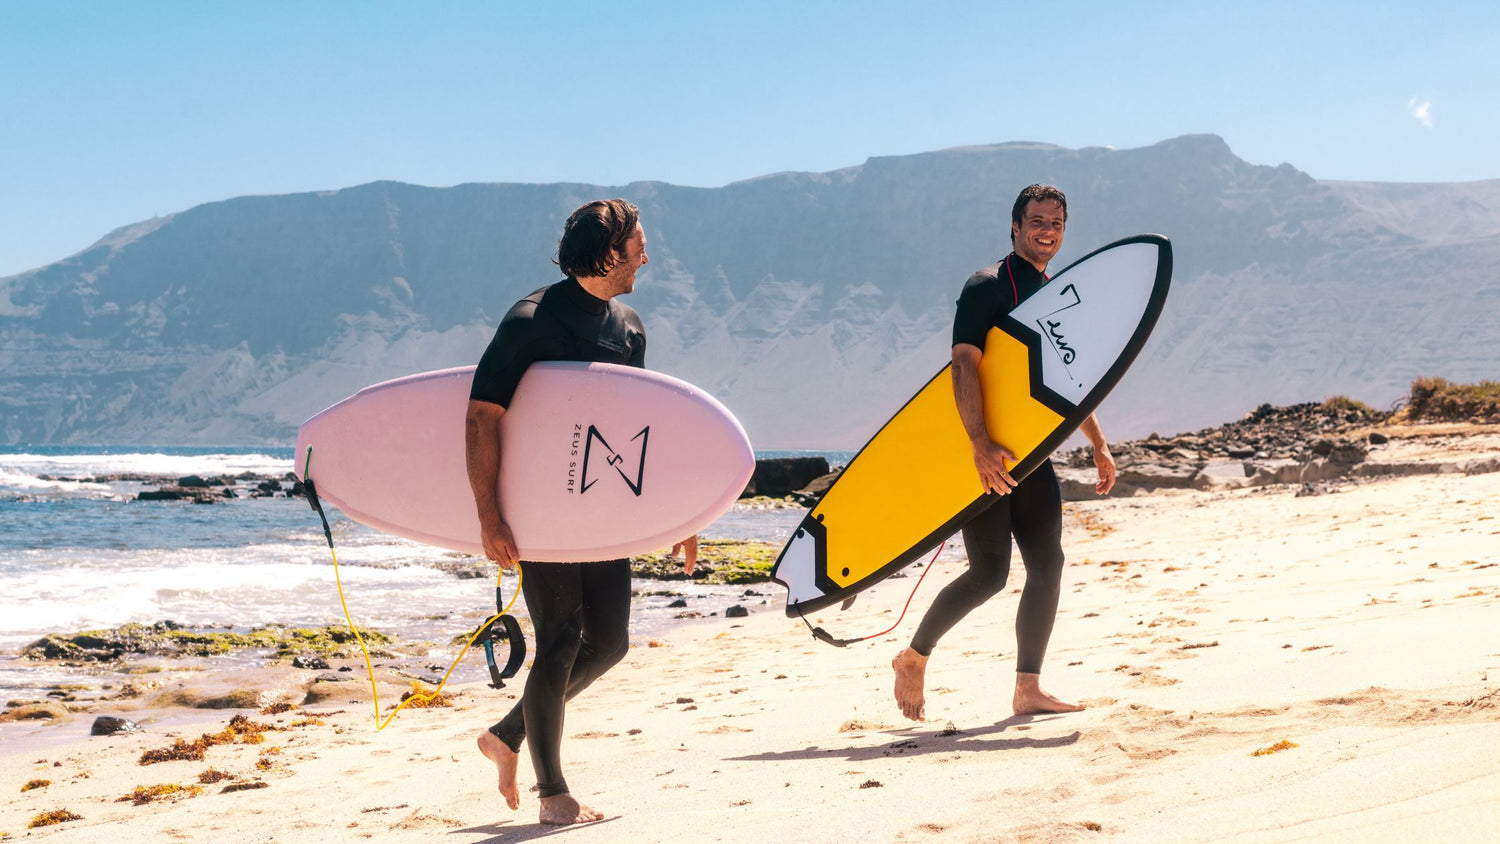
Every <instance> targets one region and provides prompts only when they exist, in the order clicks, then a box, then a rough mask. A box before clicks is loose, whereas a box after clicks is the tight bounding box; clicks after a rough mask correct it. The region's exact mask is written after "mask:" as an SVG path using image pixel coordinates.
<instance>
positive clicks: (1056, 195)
mask: <svg viewBox="0 0 1500 844" xmlns="http://www.w3.org/2000/svg"><path fill="white" fill-rule="evenodd" d="M1033 199H1037V200H1047V199H1055V200H1057V203H1058V204H1059V205H1061V206H1062V212H1063V222H1065V223H1066V222H1067V221H1068V198H1067V197H1066V196H1063V192H1062V191H1060V190H1058V189H1057V188H1056V187H1055V186H1053V185H1027V186H1026V187H1025V188H1023V189H1022V190H1021V195H1020V196H1017V197H1016V204H1015V205H1013V206H1011V209H1010V221H1011V222H1012V223H1014V224H1015V225H1016V227H1017V228H1019V227H1020V226H1021V215H1022V214H1025V213H1026V204H1027V203H1029V202H1031V201H1032V200H1033ZM1011 232H1012V234H1011V236H1010V242H1011V243H1015V242H1016V236H1015V234H1014V232H1015V229H1011Z"/></svg>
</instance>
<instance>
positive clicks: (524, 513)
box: [295, 362, 755, 562]
mask: <svg viewBox="0 0 1500 844" xmlns="http://www.w3.org/2000/svg"><path fill="white" fill-rule="evenodd" d="M473 379H474V367H472V366H470V367H462V368H457V369H445V370H439V371H435V372H426V373H421V374H418V375H411V376H408V377H405V378H398V379H396V380H393V381H386V382H383V383H380V384H376V385H374V386H371V387H366V388H365V389H363V390H360V391H359V392H358V393H356V394H355V395H353V396H350V397H349V398H347V399H344V400H343V401H341V402H339V403H338V404H335V405H333V406H332V407H329V408H328V409H326V410H324V411H322V412H321V413H319V414H317V415H316V416H313V417H312V418H311V419H309V420H307V422H305V423H303V425H302V427H301V429H300V430H299V431H298V433H297V449H296V458H295V459H296V470H297V473H298V475H299V476H310V477H311V478H312V480H313V482H314V484H315V487H316V489H317V492H318V496H319V498H321V499H324V500H326V501H328V502H330V503H332V504H333V505H334V506H336V507H337V508H338V509H339V510H340V511H341V512H343V513H344V515H346V516H348V517H349V518H351V519H353V520H355V521H357V522H360V523H361V524H365V525H368V526H370V527H373V528H376V529H378V530H382V531H385V532H387V533H391V534H395V535H397V536H403V537H406V538H408V539H413V540H416V541H418V542H423V543H426V544H429V545H436V546H439V547H442V548H449V549H452V550H455V551H462V552H465V553H469V554H478V555H483V554H484V549H483V546H482V545H481V544H480V538H479V517H478V515H477V512H476V510H475V507H474V497H473V492H472V490H471V488H470V486H469V477H468V468H467V462H466V457H465V444H464V420H465V416H466V413H467V409H468V402H469V388H470V385H471V384H472V382H473ZM500 427H501V467H500V482H499V491H500V502H501V515H502V516H503V517H504V518H505V520H506V522H507V523H508V524H509V525H510V527H511V530H512V532H513V533H514V534H515V538H516V544H517V546H518V547H519V550H520V553H521V559H523V560H532V561H537V562H588V561H595V560H611V559H617V558H620V557H628V556H631V555H633V554H641V553H646V552H649V551H654V550H660V549H663V548H666V547H669V546H671V545H672V543H674V542H677V541H678V540H682V539H685V538H687V537H689V536H692V535H693V534H695V533H697V532H698V531H700V530H702V529H703V528H705V527H707V526H708V525H710V524H712V523H713V521H714V520H715V519H717V518H718V517H719V516H720V515H721V514H723V512H724V511H725V510H727V509H729V506H730V505H731V504H733V503H734V501H735V500H736V499H737V498H738V497H739V495H740V493H741V492H742V491H743V490H744V488H745V484H746V483H747V482H748V481H749V479H750V476H751V474H752V473H753V472H754V470H755V454H754V452H753V451H752V450H751V447H750V441H749V439H748V438H747V437H746V436H745V431H744V429H743V428H742V427H741V426H740V423H739V421H738V420H736V419H735V418H734V415H733V414H731V413H730V412H729V411H728V410H727V409H726V408H725V407H724V406H723V405H722V404H720V403H719V402H718V401H717V400H716V399H714V398H713V397H712V396H710V395H708V394H707V393H705V392H703V391H702V390H700V389H698V388H697V387H694V386H693V385H691V384H688V383H686V382H684V381H680V380H678V379H676V378H673V377H671V376H668V375H663V374H661V373H659V372H652V371H649V370H645V369H637V368H634V367H627V366H617V365H614V364H605V363H564V362H546V363H536V364H532V365H531V366H530V367H529V368H528V369H527V370H526V374H525V375H524V376H523V377H522V379H521V382H520V385H519V386H518V387H517V388H516V393H515V396H514V398H513V399H512V400H511V405H510V407H509V408H508V409H507V411H506V413H505V415H504V416H503V417H502V420H501V426H500ZM309 447H311V449H312V452H311V459H310V462H309V454H308V448H309Z"/></svg>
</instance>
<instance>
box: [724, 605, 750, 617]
mask: <svg viewBox="0 0 1500 844" xmlns="http://www.w3.org/2000/svg"><path fill="white" fill-rule="evenodd" d="M749 615H750V611H749V610H747V609H745V608H744V607H742V606H740V605H739V604H735V605H734V606H732V607H730V608H729V609H727V610H725V611H724V617H725V618H746V617H748V616H749Z"/></svg>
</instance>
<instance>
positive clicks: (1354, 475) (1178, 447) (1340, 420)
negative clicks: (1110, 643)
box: [791, 399, 1500, 506]
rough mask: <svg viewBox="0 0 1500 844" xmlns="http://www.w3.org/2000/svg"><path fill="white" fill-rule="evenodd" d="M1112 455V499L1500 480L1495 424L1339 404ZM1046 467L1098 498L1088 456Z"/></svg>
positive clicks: (1078, 497)
mask: <svg viewBox="0 0 1500 844" xmlns="http://www.w3.org/2000/svg"><path fill="white" fill-rule="evenodd" d="M1487 438H1493V439H1494V442H1489V441H1488V439H1487ZM1413 443H1426V444H1427V445H1426V447H1413V446H1412V444H1413ZM1110 452H1111V453H1112V454H1113V455H1114V458H1115V465H1116V468H1117V469H1118V477H1117V479H1116V483H1115V488H1114V490H1112V491H1111V492H1110V496H1111V497H1115V498H1119V497H1128V496H1132V495H1141V494H1149V493H1152V492H1156V491H1159V490H1178V489H1195V490H1203V491H1213V490H1228V489H1243V488H1246V487H1262V486H1270V485H1297V486H1299V487H1301V490H1300V491H1301V492H1302V493H1304V494H1317V493H1320V492H1327V491H1329V490H1330V489H1332V488H1334V487H1336V486H1337V485H1338V484H1339V483H1346V482H1359V481H1364V480H1369V479H1372V478H1384V477H1400V476H1406V475H1427V474H1448V473H1458V474H1467V475H1474V474H1484V473H1487V472H1495V471H1500V423H1496V422H1493V421H1489V420H1484V421H1481V422H1475V423H1462V424H1453V423H1421V424H1413V423H1410V422H1408V421H1407V420H1406V419H1405V418H1404V417H1403V416H1402V415H1401V414H1398V413H1393V412H1383V411H1375V410H1370V409H1369V408H1367V407H1364V406H1363V405H1360V404H1359V403H1357V402H1351V401H1347V400H1337V399H1335V400H1330V401H1327V402H1322V403H1315V402H1308V403H1303V404H1294V405H1288V406H1285V407H1275V406H1272V405H1270V404H1263V405H1261V406H1260V407H1258V408H1256V409H1255V410H1253V411H1251V412H1250V413H1247V414H1246V415H1245V416H1244V418H1242V419H1240V420H1238V421H1235V422H1229V423H1226V424H1223V425H1219V426H1217V427H1213V428H1204V429H1202V430H1200V431H1195V432H1191V433H1182V434H1175V435H1173V436H1168V437H1163V436H1161V435H1159V434H1155V433H1153V434H1151V435H1150V436H1148V437H1146V438H1144V439H1139V440H1129V441H1125V442H1112V443H1110ZM1052 460H1053V463H1054V465H1055V466H1056V467H1057V475H1058V481H1059V483H1060V485H1061V487H1062V495H1063V500H1064V501H1093V500H1097V499H1099V498H1100V497H1101V496H1100V495H1099V494H1098V493H1096V492H1095V491H1094V484H1095V482H1096V481H1097V479H1098V475H1097V473H1096V470H1095V469H1094V460H1093V450H1092V449H1091V448H1089V447H1087V446H1085V447H1081V448H1075V449H1072V450H1069V451H1063V452H1058V453H1057V454H1055V455H1053V458H1052ZM841 471H843V467H842V466H840V467H837V468H835V469H833V470H832V471H830V472H829V473H828V474H826V475H823V476H820V477H818V478H816V479H813V480H811V481H809V482H808V483H807V484H806V485H804V486H802V487H800V488H798V489H796V490H795V491H794V492H792V493H791V497H793V498H794V499H796V500H797V501H799V502H800V503H802V504H803V505H804V506H811V505H812V504H814V503H816V501H817V499H818V497H819V496H820V495H822V494H823V493H824V492H825V491H827V489H828V487H829V486H830V485H831V484H832V483H833V481H834V480H835V479H836V478H838V476H839V473H840V472H841Z"/></svg>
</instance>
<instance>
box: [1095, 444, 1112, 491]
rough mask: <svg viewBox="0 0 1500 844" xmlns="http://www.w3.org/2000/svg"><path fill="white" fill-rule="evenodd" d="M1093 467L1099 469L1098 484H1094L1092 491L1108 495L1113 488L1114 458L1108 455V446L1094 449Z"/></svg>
mask: <svg viewBox="0 0 1500 844" xmlns="http://www.w3.org/2000/svg"><path fill="white" fill-rule="evenodd" d="M1094 466H1095V467H1096V468H1098V469H1099V483H1097V484H1094V491H1095V492H1097V493H1099V494H1100V495H1108V494H1109V491H1110V490H1111V489H1114V486H1115V458H1114V455H1112V454H1110V453H1109V446H1105V447H1104V448H1095V449H1094Z"/></svg>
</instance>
